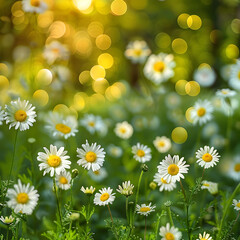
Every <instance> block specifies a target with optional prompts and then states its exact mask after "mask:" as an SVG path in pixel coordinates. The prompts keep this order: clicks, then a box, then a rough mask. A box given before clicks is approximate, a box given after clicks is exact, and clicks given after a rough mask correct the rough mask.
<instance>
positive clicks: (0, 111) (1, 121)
mask: <svg viewBox="0 0 240 240" xmlns="http://www.w3.org/2000/svg"><path fill="white" fill-rule="evenodd" d="M3 120H4V110H2V107H1V106H0V125H2V123H3Z"/></svg>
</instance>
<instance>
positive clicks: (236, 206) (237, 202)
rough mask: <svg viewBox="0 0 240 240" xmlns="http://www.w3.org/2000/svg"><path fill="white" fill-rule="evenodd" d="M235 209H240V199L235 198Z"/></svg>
mask: <svg viewBox="0 0 240 240" xmlns="http://www.w3.org/2000/svg"><path fill="white" fill-rule="evenodd" d="M232 205H233V206H234V209H235V210H237V211H240V200H236V199H233V204H232Z"/></svg>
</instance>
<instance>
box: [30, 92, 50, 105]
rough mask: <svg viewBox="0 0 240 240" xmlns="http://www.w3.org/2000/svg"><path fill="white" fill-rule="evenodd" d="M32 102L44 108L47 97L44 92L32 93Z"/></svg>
mask: <svg viewBox="0 0 240 240" xmlns="http://www.w3.org/2000/svg"><path fill="white" fill-rule="evenodd" d="M33 100H34V101H35V102H36V104H38V105H39V106H42V107H43V106H45V105H47V104H48V101H49V96H48V93H47V92H46V91H45V90H42V89H39V90H37V91H35V92H34V93H33Z"/></svg>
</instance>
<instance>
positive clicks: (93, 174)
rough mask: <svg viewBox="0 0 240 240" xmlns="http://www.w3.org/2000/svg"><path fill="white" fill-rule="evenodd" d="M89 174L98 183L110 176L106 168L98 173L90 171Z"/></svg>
mask: <svg viewBox="0 0 240 240" xmlns="http://www.w3.org/2000/svg"><path fill="white" fill-rule="evenodd" d="M88 174H89V176H90V177H91V178H92V179H93V180H94V181H96V182H101V181H102V180H103V179H105V178H106V177H107V176H108V173H107V171H106V169H105V168H104V167H102V168H100V169H99V170H97V171H92V170H89V172H88Z"/></svg>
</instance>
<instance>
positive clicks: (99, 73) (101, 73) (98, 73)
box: [90, 65, 106, 80]
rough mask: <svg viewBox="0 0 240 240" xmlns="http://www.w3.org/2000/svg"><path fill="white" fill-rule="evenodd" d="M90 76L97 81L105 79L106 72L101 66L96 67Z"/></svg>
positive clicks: (92, 69)
mask: <svg viewBox="0 0 240 240" xmlns="http://www.w3.org/2000/svg"><path fill="white" fill-rule="evenodd" d="M90 75H91V77H92V78H93V79H94V80H97V79H98V78H105V76H106V72H105V69H104V67H102V66H101V65H95V66H93V67H92V68H91V70H90Z"/></svg>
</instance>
